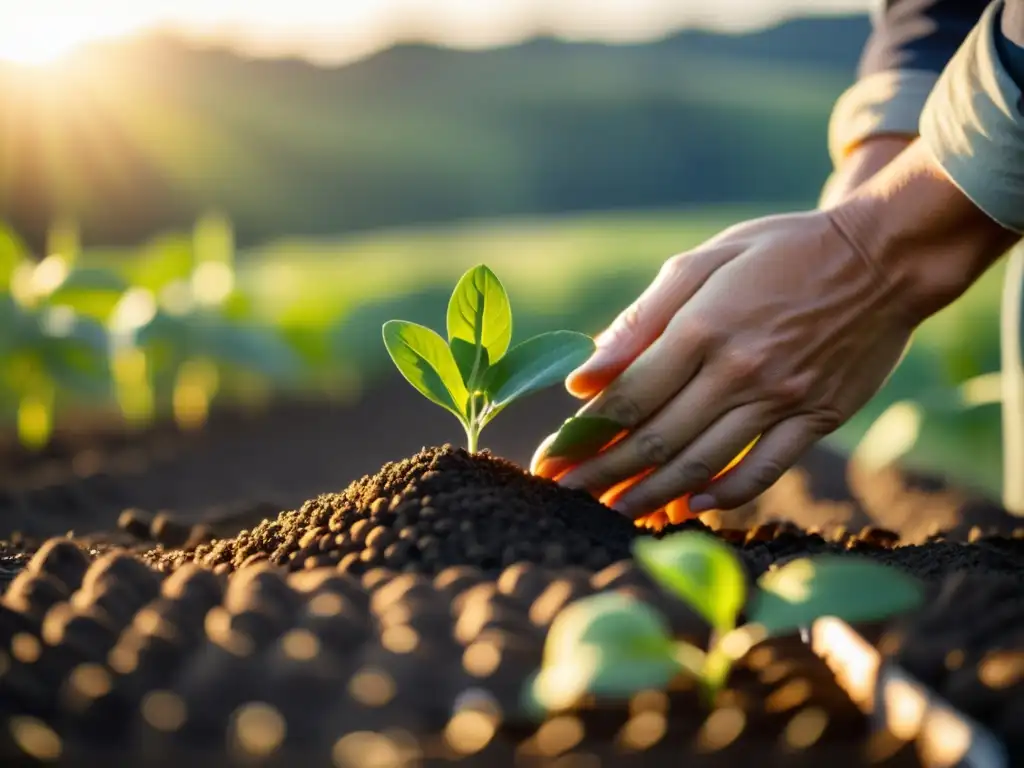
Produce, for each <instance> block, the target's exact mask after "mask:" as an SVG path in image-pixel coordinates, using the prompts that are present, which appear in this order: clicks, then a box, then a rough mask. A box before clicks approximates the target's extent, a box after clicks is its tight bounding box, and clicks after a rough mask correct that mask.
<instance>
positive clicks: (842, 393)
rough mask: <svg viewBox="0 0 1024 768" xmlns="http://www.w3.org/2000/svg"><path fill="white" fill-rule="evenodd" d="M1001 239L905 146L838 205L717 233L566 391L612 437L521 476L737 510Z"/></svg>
mask: <svg viewBox="0 0 1024 768" xmlns="http://www.w3.org/2000/svg"><path fill="white" fill-rule="evenodd" d="M1011 242H1012V234H1011V233H1007V232H1006V231H1005V230H1002V229H1001V228H1000V227H998V225H996V224H995V223H994V222H992V221H991V220H990V219H988V218H987V217H985V216H984V214H982V213H981V212H980V211H979V210H978V209H977V208H976V207H975V206H974V205H973V203H971V202H970V201H969V200H968V199H967V198H966V197H964V196H963V194H962V193H960V192H959V190H957V189H956V188H955V187H954V185H952V183H951V182H949V181H948V179H947V178H946V177H945V175H944V174H943V173H942V172H941V170H940V169H938V168H936V167H935V166H934V164H933V163H932V161H931V159H930V157H929V156H927V155H926V153H925V152H924V150H923V147H921V146H919V145H915V146H914V147H912V148H911V149H910V150H908V151H907V152H905V153H903V154H902V155H901V156H900V157H899V158H898V159H897V160H896V161H894V162H893V163H891V164H890V165H889V167H887V168H886V170H885V171H884V172H882V173H880V174H878V176H876V178H875V179H873V180H872V181H871V182H869V183H867V184H865V185H864V186H863V187H862V188H860V189H858V190H857V191H856V192H853V193H850V194H849V195H848V196H847V197H846V199H844V201H843V202H842V203H840V204H838V205H836V206H835V207H832V208H826V209H823V210H816V211H811V212H807V213H797V214H789V215H784V216H772V217H768V218H764V219H758V220H755V221H752V222H747V223H744V224H741V225H738V226H736V227H733V228H731V229H729V230H726V231H725V232H723V233H721V234H720V235H719V236H717V237H715V238H714V239H712V240H710V241H709V242H707V243H705V244H704V245H702V246H701V247H699V248H697V249H695V250H694V251H691V252H689V253H687V254H683V255H680V256H676V257H674V258H672V259H670V260H669V261H668V262H666V264H665V266H664V267H663V268H662V270H661V272H660V273H659V275H658V277H657V279H656V280H655V281H654V283H653V284H652V285H651V286H650V287H649V288H648V289H647V290H646V291H645V292H644V293H643V295H641V296H640V298H639V299H638V300H637V301H636V302H635V303H634V304H633V305H632V306H631V307H629V308H628V309H627V310H626V311H625V312H623V313H622V314H621V315H620V316H619V317H618V319H617V320H616V321H615V322H614V323H613V324H612V326H611V327H610V328H609V329H608V330H607V331H606V332H605V333H604V334H602V335H601V337H600V338H599V340H598V343H599V348H598V351H597V353H596V354H595V355H594V357H592V358H591V360H590V361H588V362H587V363H586V364H585V365H584V366H583V367H581V368H580V369H579V370H577V371H576V372H575V373H574V374H573V375H572V376H570V378H569V380H568V382H567V386H568V388H569V390H570V392H572V393H573V394H575V395H576V396H578V397H581V398H587V399H589V402H588V403H587V404H586V405H585V406H584V408H583V409H582V410H581V413H586V414H591V415H603V416H607V417H610V418H612V419H615V420H617V421H618V422H620V423H622V424H623V425H624V426H625V427H626V429H627V430H628V433H627V434H626V436H625V437H623V438H622V439H621V440H619V441H618V442H616V443H614V444H613V445H612V446H610V447H609V448H607V449H606V450H605V451H603V452H601V453H600V454H598V455H597V456H594V457H591V458H589V459H587V460H585V461H583V462H582V463H581V464H579V465H577V466H574V467H570V466H568V465H567V464H566V463H565V462H563V461H560V460H558V459H554V458H549V457H547V456H546V455H545V446H546V444H547V443H545V445H542V446H541V448H540V449H539V450H538V453H537V455H536V456H535V458H534V462H533V465H532V468H533V471H534V472H536V473H537V474H539V475H542V476H546V477H555V478H557V479H558V480H559V482H561V483H562V484H563V485H565V486H568V487H574V488H584V489H587V490H588V491H590V492H591V493H593V494H595V495H597V496H599V497H601V499H602V501H604V502H605V503H608V504H611V505H613V506H614V508H616V509H618V510H619V511H621V512H623V513H624V514H626V515H628V516H630V517H634V518H636V517H639V516H642V515H645V514H649V513H651V512H655V511H657V510H663V509H665V508H666V507H667V506H669V505H671V504H673V503H675V504H677V505H678V501H677V500H678V499H680V498H681V497H685V496H686V495H687V494H691V493H694V492H699V495H698V496H695V497H692V498H690V499H689V503H688V511H689V512H692V513H697V512H702V511H705V510H708V509H713V508H719V509H729V508H732V507H735V506H739V505H740V504H742V503H744V502H746V501H748V500H750V499H752V498H753V497H755V496H756V495H758V494H759V493H761V492H762V491H764V490H765V489H767V488H768V487H769V486H770V485H772V484H773V483H774V482H775V481H776V480H777V479H778V478H779V476H781V474H782V473H783V472H784V471H785V470H786V469H787V468H788V467H790V466H791V465H792V464H793V463H795V462H796V461H797V460H798V459H799V457H800V456H801V454H802V453H803V452H804V451H805V450H806V449H807V448H808V447H809V446H810V445H812V444H813V443H814V442H815V441H817V440H818V439H819V438H821V437H822V436H824V435H826V434H828V433H829V432H831V431H832V430H834V429H835V428H836V427H838V426H839V425H840V424H842V423H843V422H844V421H846V420H847V419H848V418H849V417H850V416H851V415H853V413H855V412H856V411H857V410H858V409H859V408H860V407H861V406H862V405H864V403H866V402H867V400H868V399H869V398H870V397H871V396H872V395H873V394H874V393H875V392H876V391H877V390H878V389H879V387H880V386H881V385H882V383H883V382H884V381H885V379H886V377H887V376H888V375H889V373H890V372H891V371H892V369H893V368H894V367H895V365H896V363H897V362H898V361H899V358H900V356H901V354H902V352H903V350H904V348H905V347H906V345H907V342H908V341H909V338H910V335H911V333H912V331H913V329H914V327H915V326H916V325H917V324H919V323H920V322H921V321H922V320H923V319H924V318H925V317H927V316H928V315H930V314H932V313H933V312H935V311H937V310H938V309H939V308H941V307H942V306H945V305H946V304H948V303H949V302H950V301H952V300H953V299H954V298H956V296H958V295H959V294H960V293H961V292H962V291H963V290H965V289H966V287H967V286H968V285H970V283H971V282H973V281H974V280H975V279H976V278H977V276H978V275H980V274H981V272H982V271H984V269H985V268H986V267H987V266H988V265H989V264H990V263H991V262H992V261H994V260H995V258H998V256H999V255H1001V254H1002V253H1003V251H1004V250H1005V248H1006V247H1007V246H1008V245H1009V244H1010V243H1011ZM756 438H759V439H758V441H757V443H756V444H755V445H754V446H753V448H752V449H751V450H750V452H749V454H748V455H747V456H746V457H745V458H744V459H743V460H742V461H741V462H740V463H739V464H738V466H736V467H735V468H734V469H733V470H732V471H731V472H728V473H727V474H724V475H722V476H721V477H719V478H718V479H713V478H715V477H716V475H719V474H720V473H721V472H722V470H724V469H725V468H726V467H727V465H729V463H730V462H731V461H732V460H733V459H735V457H737V455H739V454H740V453H741V452H742V451H743V450H744V448H745V447H747V446H748V445H749V444H750V443H751V442H752V441H754V440H755V439H756ZM673 517H674V516H673Z"/></svg>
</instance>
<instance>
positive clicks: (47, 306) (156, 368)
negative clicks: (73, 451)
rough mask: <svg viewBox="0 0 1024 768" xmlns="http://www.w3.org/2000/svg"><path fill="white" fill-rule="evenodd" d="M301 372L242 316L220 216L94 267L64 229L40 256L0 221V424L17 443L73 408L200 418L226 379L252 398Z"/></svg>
mask: <svg viewBox="0 0 1024 768" xmlns="http://www.w3.org/2000/svg"><path fill="white" fill-rule="evenodd" d="M301 367H302V361H301V358H300V357H299V356H298V355H297V354H296V353H295V351H294V350H293V349H292V348H291V346H290V345H289V344H287V343H286V342H285V341H284V340H283V339H282V338H281V337H280V335H279V334H278V332H277V331H276V330H275V329H273V328H267V327H264V326H261V325H259V324H257V323H254V322H252V317H251V313H250V311H249V305H248V302H247V301H246V297H245V296H244V295H242V294H241V293H240V292H239V291H238V290H237V287H236V280H235V248H234V238H233V235H232V229H231V226H230V223H229V222H228V221H227V220H226V219H225V218H223V217H221V216H218V215H208V216H206V217H203V218H202V219H201V220H200V221H199V222H198V223H197V224H196V226H195V228H194V230H193V232H192V233H191V234H190V236H189V237H187V238H177V239H173V240H171V241H168V242H166V243H163V244H162V246H161V247H160V248H158V249H151V250H150V251H149V252H147V251H146V250H142V251H141V252H139V253H138V254H136V255H133V256H131V257H130V258H128V259H126V260H125V261H124V263H123V264H118V265H114V266H108V267H103V268H100V267H97V266H94V265H88V264H85V263H83V260H82V259H81V249H80V245H79V237H78V233H77V230H76V228H75V226H74V225H73V224H68V223H59V224H57V225H55V226H54V227H53V228H52V229H51V232H50V236H49V238H48V242H47V245H46V248H45V252H43V253H32V252H31V251H30V250H29V249H28V248H27V247H26V246H25V244H24V242H23V241H22V240H21V239H19V237H18V236H17V234H16V233H15V232H13V231H12V230H11V229H10V228H9V227H7V226H4V225H2V224H0V419H2V420H3V421H4V422H5V423H7V424H10V423H11V422H12V421H13V423H14V424H16V429H17V434H18V436H19V438H20V440H21V442H22V443H23V444H24V445H25V446H26V447H29V448H32V449H37V448H40V447H42V446H44V445H46V444H47V442H48V441H49V440H50V438H51V436H52V432H53V429H54V422H55V415H56V414H58V413H63V412H64V411H66V410H69V409H76V408H81V407H82V406H85V407H88V408H92V409H97V408H98V409H103V408H114V409H116V411H118V412H119V413H120V414H121V415H122V416H123V417H124V419H125V420H126V421H127V422H128V423H130V424H135V425H137V424H145V423H148V422H150V421H151V420H152V419H154V418H155V417H156V416H157V415H158V414H161V413H166V412H168V411H170V412H171V413H173V415H174V418H175V419H176V420H177V421H178V422H179V424H181V425H182V426H183V427H194V426H197V425H201V424H202V423H203V422H204V421H205V419H206V417H207V414H208V411H209V407H210V404H211V401H212V400H213V398H214V397H215V396H216V395H217V393H218V390H219V389H220V388H221V387H222V385H223V383H224V381H225V378H226V377H227V378H229V379H231V380H233V381H235V382H239V383H241V384H242V385H243V386H242V388H243V389H244V388H248V390H249V391H251V392H253V393H257V394H258V393H259V392H261V391H265V390H266V389H267V388H268V387H269V386H273V385H280V384H285V383H286V382H289V381H294V380H295V379H296V378H297V376H298V375H299V373H300V370H301ZM232 377H233V378H232Z"/></svg>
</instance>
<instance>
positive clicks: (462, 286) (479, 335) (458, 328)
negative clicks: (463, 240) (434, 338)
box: [448, 264, 512, 389]
mask: <svg viewBox="0 0 1024 768" xmlns="http://www.w3.org/2000/svg"><path fill="white" fill-rule="evenodd" d="M456 340H460V341H462V342H465V344H468V345H469V346H470V347H471V349H472V352H471V353H466V352H459V353H457V354H456V361H457V362H458V363H459V371H460V373H462V379H463V381H464V382H465V384H466V386H467V387H469V388H470V389H474V388H475V387H476V384H477V382H478V381H479V380H480V378H481V377H482V376H483V373H484V371H485V370H487V369H486V363H485V362H484V360H485V358H484V354H485V353H486V355H487V357H486V359H488V360H490V362H491V363H492V364H493V363H495V362H497V361H498V360H500V359H501V357H502V355H504V354H505V351H506V350H507V349H508V345H509V342H511V341H512V307H511V305H510V304H509V301H508V294H506V293H505V287H504V286H503V285H502V284H501V281H500V280H498V277H497V275H495V274H494V273H493V272H492V271H491V270H490V269H488V268H487V267H486V266H484V265H483V264H480V265H478V266H475V267H473V268H472V269H471V270H469V271H468V272H466V274H464V275H463V276H462V278H461V279H460V280H459V282H458V284H456V286H455V290H454V291H453V292H452V296H451V299H450V300H449V302H448V342H449V343H450V344H451V345H452V346H453V348H454V346H455V342H456Z"/></svg>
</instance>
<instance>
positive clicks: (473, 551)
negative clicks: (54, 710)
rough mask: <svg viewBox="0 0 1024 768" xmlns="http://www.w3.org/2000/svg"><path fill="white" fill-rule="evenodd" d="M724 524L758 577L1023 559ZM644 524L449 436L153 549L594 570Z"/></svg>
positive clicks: (1003, 545) (1008, 546)
mask: <svg viewBox="0 0 1024 768" xmlns="http://www.w3.org/2000/svg"><path fill="white" fill-rule="evenodd" d="M682 529H691V530H692V529H697V530H705V531H710V529H709V528H707V526H706V525H705V524H704V523H702V522H701V521H699V520H692V521H688V522H687V523H685V524H683V525H681V526H674V527H672V528H670V529H669V530H668V532H673V531H676V530H682ZM719 533H720V535H722V536H723V537H724V538H726V539H728V540H730V541H732V542H733V543H735V544H736V545H737V546H738V547H739V548H740V550H741V552H742V554H743V558H744V559H745V560H746V562H747V563H748V564H749V566H750V570H751V573H752V575H754V576H756V575H759V574H760V573H762V572H764V571H765V570H767V568H768V567H770V566H771V565H772V564H773V563H779V562H784V561H785V560H788V559H790V558H793V557H800V556H805V555H808V554H817V553H822V552H851V553H856V554H862V555H865V556H870V557H873V558H877V559H881V560H883V561H884V562H886V563H890V564H892V565H896V566H898V567H900V568H903V569H905V570H907V571H909V572H910V573H912V574H914V575H915V576H918V577H920V578H923V579H928V580H935V579H940V578H942V577H944V576H947V575H949V574H950V573H956V572H961V571H966V572H984V573H990V574H992V573H1002V572H1007V573H1016V572H1021V570H1022V569H1024V539H1012V538H999V537H990V538H981V539H978V540H977V541H975V542H973V543H962V542H950V541H946V540H941V539H937V540H935V541H932V542H930V543H928V544H922V545H907V546H899V544H900V541H899V535H898V534H897V533H895V532H893V531H887V530H884V529H879V528H870V527H868V528H865V529H862V530H861V531H858V532H856V533H853V534H851V533H849V532H846V531H835V532H833V534H832V535H831V536H830V537H829V538H828V539H826V538H824V537H823V536H821V535H820V534H815V533H808V532H806V531H803V530H801V529H799V528H797V527H796V526H794V525H791V524H782V523H765V524H762V525H760V526H757V527H755V528H753V529H751V530H749V531H740V530H736V529H723V530H721V531H720V532H719ZM637 535H646V534H643V533H640V532H639V531H638V530H637V529H635V528H634V527H633V526H632V524H631V523H629V522H628V521H626V520H625V519H623V518H621V517H620V516H618V515H616V514H615V513H614V512H612V511H611V510H609V509H608V508H607V507H604V506H603V505H602V504H600V503H598V502H597V501H595V500H594V499H592V498H591V497H590V496H589V495H587V494H586V493H583V492H579V491H569V490H566V489H563V488H561V487H559V486H557V485H556V484H554V483H552V482H550V481H547V480H543V479H540V478H537V477H534V476H532V475H529V474H527V473H525V472H524V471H523V470H522V469H521V468H519V467H517V466H515V465H514V464H511V463H510V462H508V461H505V460H503V459H500V458H495V457H493V456H491V455H489V454H487V453H484V454H478V455H475V456H471V455H469V454H467V453H466V452H465V451H464V450H462V449H455V448H452V447H451V446H445V447H443V448H439V449H425V450H423V451H420V452H419V453H417V454H416V455H415V456H413V457H412V458H410V459H406V460H403V461H400V462H395V463H391V464H387V465H385V466H384V467H383V469H381V470H380V471H379V472H378V473H377V474H375V475H367V476H366V477H363V478H362V479H360V480H358V481H357V482H355V483H353V484H352V485H351V486H349V488H348V489H346V490H345V491H344V492H342V493H340V494H326V495H322V496H319V497H317V498H316V499H313V500H311V501H309V502H307V503H306V504H304V505H303V506H302V507H300V508H299V509H297V510H293V511H289V512H283V513H281V514H280V515H279V516H278V517H276V518H274V519H270V520H266V521H264V522H262V523H260V524H259V525H257V526H255V527H254V528H253V529H252V530H243V531H241V532H240V533H239V534H238V535H237V536H236V537H233V538H227V539H222V540H218V541H216V542H211V543H204V544H199V545H198V546H196V547H195V548H194V549H186V550H170V551H165V550H164V549H162V548H161V549H157V550H154V551H153V552H151V553H149V554H148V555H147V559H148V560H149V562H151V563H152V564H153V565H154V566H156V567H157V568H159V569H160V570H163V571H167V572H169V571H172V570H174V569H175V568H177V567H178V566H180V564H182V563H185V562H189V561H195V562H198V563H200V564H202V565H203V566H205V567H208V568H212V569H215V570H216V571H217V572H225V573H227V572H230V571H233V570H236V569H238V568H241V567H242V566H244V565H245V564H249V563H254V562H258V561H261V560H267V561H269V562H270V563H271V564H273V565H276V566H284V567H286V568H288V569H289V570H298V569H302V568H316V567H320V566H331V567H334V566H337V567H339V568H340V569H341V570H343V571H345V572H351V573H354V574H361V573H363V572H365V571H366V570H368V569H371V568H373V567H378V566H386V567H388V568H391V569H393V570H397V571H412V572H418V573H426V574H435V573H437V572H438V571H440V570H442V569H443V568H446V567H448V566H458V565H471V566H474V567H476V568H479V569H480V570H482V571H484V572H489V573H494V572H497V571H498V570H500V569H501V568H503V567H506V566H509V565H512V564H514V563H518V562H531V563H535V564H539V565H544V566H546V567H550V568H561V567H564V566H579V567H583V568H585V569H587V570H591V571H594V570H599V569H600V568H602V567H604V566H606V565H608V564H609V563H611V562H614V561H616V560H619V559H622V558H626V557H629V553H630V542H631V540H632V539H633V537H634V536H637Z"/></svg>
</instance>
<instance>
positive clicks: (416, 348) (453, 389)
mask: <svg viewBox="0 0 1024 768" xmlns="http://www.w3.org/2000/svg"><path fill="white" fill-rule="evenodd" d="M383 333H384V345H385V346H386V347H387V350H388V354H390V355H391V359H392V360H393V361H394V363H395V365H396V366H398V370H399V371H401V373H402V375H403V376H404V377H405V378H406V380H407V381H408V382H409V383H410V384H412V385H413V386H414V387H415V388H416V389H417V390H418V391H419V392H420V393H421V394H423V395H424V396H425V397H426V398H427V399H429V400H430V401H431V402H433V403H436V404H437V405H440V406H441V407H442V408H445V409H446V410H448V411H450V412H451V413H452V414H454V415H455V417H456V418H458V420H459V421H460V422H461V423H462V426H463V428H464V429H465V430H466V443H467V448H468V449H469V451H470V452H475V451H476V450H477V443H478V441H479V438H480V432H481V431H482V430H483V428H484V427H485V426H487V424H489V423H490V422H491V421H492V420H493V419H494V417H496V416H497V415H498V414H499V413H501V412H502V410H504V409H505V407H506V406H508V405H509V404H510V403H512V402H513V401H514V400H518V399H520V398H522V397H525V396H526V395H529V394H532V393H534V392H536V391H538V390H541V389H545V388H547V387H549V386H551V385H552V384H555V383H558V382H560V381H562V380H563V379H564V378H565V377H566V376H568V375H569V373H571V372H572V371H573V369H575V368H577V367H578V366H579V365H581V364H582V363H583V362H584V361H586V359H587V358H589V357H590V355H591V354H593V352H594V341H593V339H591V338H590V337H589V336H587V335H585V334H582V333H575V332H573V331H551V332H549V333H542V334H540V335H538V336H534V337H533V338H531V339H527V340H526V341H523V342H521V343H519V344H517V345H516V346H514V347H512V348H511V349H509V344H510V342H511V340H512V308H511V306H510V304H509V300H508V295H507V294H506V292H505V288H504V286H502V284H501V281H499V280H498V278H497V276H496V275H495V274H494V273H493V272H492V271H491V270H490V269H488V268H487V267H486V266H484V265H482V264H481V265H478V266H476V267H473V268H472V269H471V270H469V271H468V272H466V274H464V275H463V276H462V278H461V279H460V280H459V282H458V284H457V285H456V286H455V290H454V292H453V293H452V296H451V299H450V300H449V302H448V340H447V341H445V339H444V338H442V337H441V335H440V334H438V333H436V332H435V331H432V330H431V329H430V328H427V327H425V326H422V325H418V324H417V323H410V322H406V321H404V320H389V321H388V322H386V323H384V327H383Z"/></svg>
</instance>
